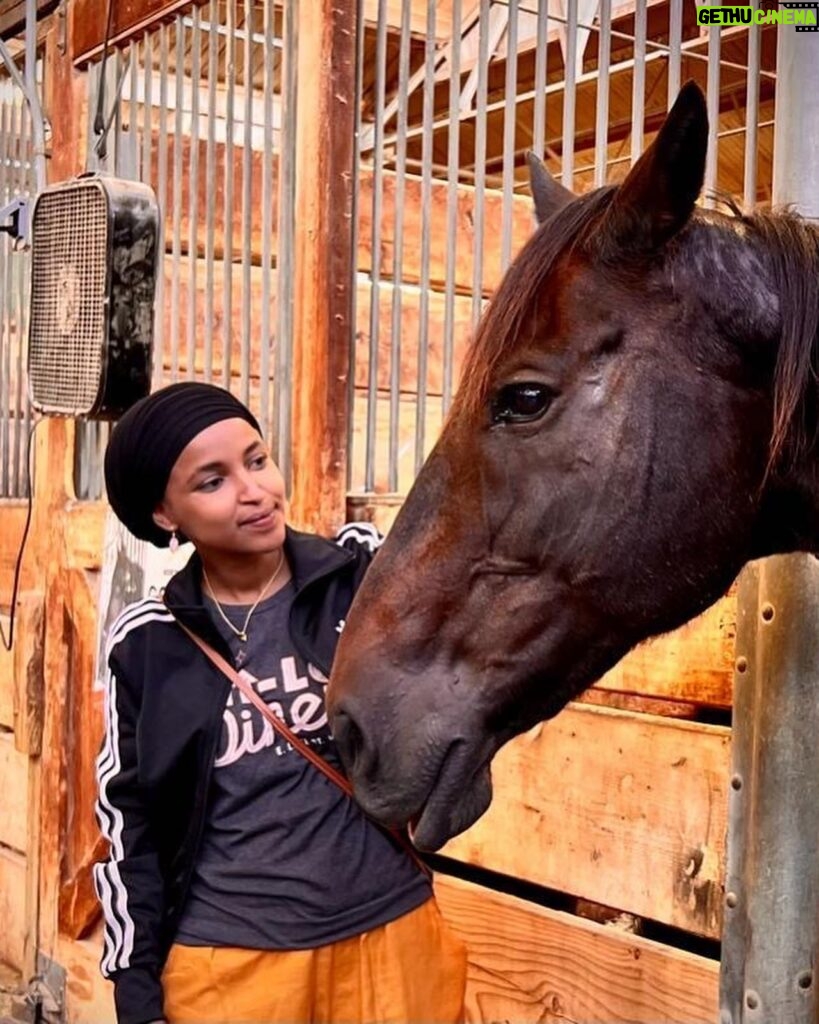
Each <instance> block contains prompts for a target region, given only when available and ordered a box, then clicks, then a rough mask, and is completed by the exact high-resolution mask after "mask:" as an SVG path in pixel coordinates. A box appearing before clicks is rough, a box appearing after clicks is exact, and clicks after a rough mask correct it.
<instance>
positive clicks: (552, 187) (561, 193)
mask: <svg viewBox="0 0 819 1024" xmlns="http://www.w3.org/2000/svg"><path fill="white" fill-rule="evenodd" d="M526 163H527V164H528V165H529V184H530V186H531V189H532V198H533V199H534V201H535V216H536V217H537V222H538V224H542V223H543V222H544V221H545V220H548V219H549V218H550V217H551V216H552V214H554V213H557V211H558V210H560V209H562V208H563V207H564V206H565V205H566V203H570V202H571V201H572V199H574V198H575V196H574V193H572V192H570V191H569V190H568V189H567V188H564V187H563V186H562V185H561V184H559V183H558V182H556V181H555V179H554V178H553V177H552V176H551V174H549V171H548V170H547V168H546V164H544V162H543V161H542V160H541V159H540V157H539V156H538V155H537V154H536V153H533V152H532V151H531V149H530V150H528V152H527V153H526Z"/></svg>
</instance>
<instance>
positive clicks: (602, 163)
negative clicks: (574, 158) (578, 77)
mask: <svg viewBox="0 0 819 1024" xmlns="http://www.w3.org/2000/svg"><path fill="white" fill-rule="evenodd" d="M598 46H599V50H598V58H597V67H598V70H599V72H600V77H599V78H598V79H597V110H596V112H595V123H594V187H595V188H602V186H603V185H605V184H606V167H607V165H608V157H609V64H610V63H611V0H600V42H599V44H598Z"/></svg>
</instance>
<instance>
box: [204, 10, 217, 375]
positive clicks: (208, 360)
mask: <svg viewBox="0 0 819 1024" xmlns="http://www.w3.org/2000/svg"><path fill="white" fill-rule="evenodd" d="M218 15H219V8H218V0H210V14H209V22H210V29H209V30H208V137H207V141H206V143H205V181H206V182H207V186H208V196H209V200H210V201H209V202H208V203H207V207H206V209H205V355H204V361H205V367H204V369H205V380H206V381H208V382H211V381H212V380H213V320H214V316H213V296H214V294H215V292H216V280H215V267H216V204H217V200H218V186H217V181H216V140H215V139H214V135H213V130H214V126H215V124H216V91H217V89H218V87H219V39H218V36H217V34H216V21H217V18H218Z"/></svg>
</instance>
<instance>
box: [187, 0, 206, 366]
mask: <svg viewBox="0 0 819 1024" xmlns="http://www.w3.org/2000/svg"><path fill="white" fill-rule="evenodd" d="M200 19H201V15H200V9H199V8H198V7H194V9H193V19H192V20H193V28H192V30H191V81H192V82H193V83H194V88H193V89H191V127H190V157H189V160H188V190H189V192H188V282H187V285H188V311H187V318H186V319H187V329H188V360H187V361H188V372H187V377H188V380H193V379H194V378H195V377H196V375H197V374H196V335H197V330H196V322H197V318H196V307H197V304H198V301H199V294H198V291H197V287H196V278H197V274H198V271H199V85H198V83H199V82H200V81H201V77H202V32H201V28H200Z"/></svg>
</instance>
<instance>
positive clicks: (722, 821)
mask: <svg viewBox="0 0 819 1024" xmlns="http://www.w3.org/2000/svg"><path fill="white" fill-rule="evenodd" d="M729 740H730V732H729V730H728V729H726V728H722V727H719V726H703V725H695V724H692V723H689V722H680V721H675V720H671V719H665V718H659V717H655V716H649V715H634V714H629V713H626V712H620V711H613V710H610V709H608V708H595V707H591V706H587V705H584V706H580V705H570V706H569V707H568V708H567V709H566V710H565V711H563V712H561V714H559V715H558V716H557V717H556V718H555V719H553V720H552V721H551V722H548V723H546V724H543V725H540V726H537V727H536V728H535V729H533V730H531V731H530V732H528V733H526V734H525V735H523V736H520V737H518V738H517V739H515V740H513V741H512V742H511V743H509V744H508V745H507V746H506V747H505V748H504V749H503V750H502V751H501V752H500V754H499V755H498V756H497V757H496V759H495V761H494V763H493V768H492V777H493V781H494V793H495V795H494V801H493V803H492V806H491V807H490V809H489V811H488V812H487V813H486V814H485V815H484V817H483V818H481V819H480V820H479V821H478V822H477V823H476V824H475V825H473V826H472V828H471V829H469V830H468V831H467V832H465V833H464V834H463V835H461V836H458V837H457V838H456V839H454V840H452V841H451V842H450V843H449V844H448V845H447V846H446V847H445V848H444V852H446V853H447V854H448V855H450V856H453V857H456V858H458V859H460V860H464V861H467V862H469V863H471V864H477V865H480V866H482V867H486V868H491V869H493V870H495V871H500V872H502V873H504V874H507V875H512V876H515V877H517V878H522V879H526V880H527V881H531V882H535V883H537V884H539V885H544V886H548V887H549V888H553V889H558V890H560V891H561V892H566V893H571V894H573V895H576V896H582V897H585V898H586V899H590V900H593V901H595V902H596V903H601V904H603V905H604V906H607V907H613V908H616V909H618V910H624V911H627V912H629V913H633V914H637V915H639V916H641V917H647V918H649V919H651V920H655V921H661V922H663V923H665V924H670V925H674V926H676V927H679V928H683V929H685V930H687V931H691V932H694V933H696V934H698V935H704V936H709V937H712V938H717V937H718V936H719V934H720V923H721V917H722V888H723V877H724V861H725V833H726V813H727V806H728V796H727V786H728V779H729Z"/></svg>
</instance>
